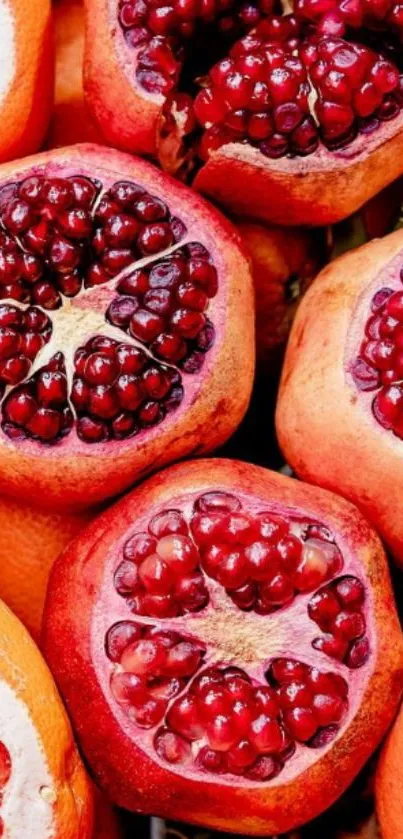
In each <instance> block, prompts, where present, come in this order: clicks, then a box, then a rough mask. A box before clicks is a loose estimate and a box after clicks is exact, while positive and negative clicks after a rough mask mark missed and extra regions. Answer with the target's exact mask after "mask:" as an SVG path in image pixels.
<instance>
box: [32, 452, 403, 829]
mask: <svg viewBox="0 0 403 839" xmlns="http://www.w3.org/2000/svg"><path fill="white" fill-rule="evenodd" d="M217 487H219V488H220V490H224V491H229V492H234V493H236V492H237V489H239V487H242V491H243V492H245V493H248V492H250V493H251V494H252V495H253V496H254V497H255V498H256V497H259V498H260V499H261V500H262V502H263V503H264V502H265V501H266V503H267V502H269V501H270V502H271V503H272V502H273V499H275V500H276V503H278V505H279V507H280V508H288V509H290V508H291V509H298V510H299V512H300V513H301V514H302V515H306V516H307V517H312V518H314V519H315V518H320V520H321V521H322V522H324V523H325V525H326V526H327V527H329V528H330V529H333V530H334V531H335V532H337V534H338V541H339V545H340V548H341V550H342V552H343V551H344V552H346V551H349V553H350V554H351V553H353V554H354V556H355V558H356V561H357V563H361V564H362V567H363V570H364V572H365V575H366V576H367V578H369V579H370V580H372V581H373V589H372V593H371V598H372V614H373V618H372V620H373V626H374V633H375V637H376V639H377V646H376V649H374V650H373V655H374V662H373V671H372V674H371V676H370V677H369V680H368V685H367V688H366V691H365V693H364V697H363V702H362V705H361V706H360V709H359V710H358V712H357V714H356V715H355V716H354V719H353V720H351V722H350V725H349V726H348V728H347V730H346V731H345V733H344V735H343V737H341V738H340V740H338V741H336V743H335V745H334V746H333V748H332V749H331V750H330V751H328V752H327V753H326V754H324V755H323V757H322V758H319V759H318V761H317V762H316V763H315V764H313V765H311V766H310V767H309V768H308V769H306V770H304V771H303V772H302V773H301V775H300V776H299V777H298V778H297V779H294V780H292V781H289V782H288V783H286V784H282V783H281V780H280V778H281V776H280V778H279V779H277V780H276V781H274V783H264V784H262V785H261V786H249V787H248V786H247V785H246V786H245V785H244V786H236V788H234V785H223V784H220V782H219V780H216V779H214V778H210V779H209V781H208V783H206V784H202V782H201V781H198V783H196V784H195V782H194V780H193V781H192V780H189V779H186V778H184V777H182V778H181V777H179V776H178V775H177V774H176V773H174V772H170V771H169V770H167V769H165V768H163V767H161V766H160V765H159V764H157V763H156V762H154V761H153V760H151V759H150V758H149V757H147V756H146V755H145V753H144V752H142V750H141V749H139V748H138V747H137V746H136V744H135V743H134V742H133V740H131V739H130V737H129V736H128V733H127V732H126V731H125V730H123V729H122V728H119V726H118V725H117V722H116V718H115V716H114V714H113V710H112V709H111V707H110V705H109V704H108V702H107V699H106V698H105V696H104V693H103V690H102V689H101V688H100V685H99V681H98V675H97V669H96V667H97V666H96V662H95V646H97V647H98V648H99V647H100V646H102V645H103V641H102V640H100V636H99V631H97V628H96V627H95V625H92V623H91V621H92V616H93V615H94V611H95V607H96V601H97V593H98V592H99V590H100V588H101V587H103V586H104V585H105V565H104V563H105V557H106V556H107V554H108V551H110V550H111V549H112V547H113V545H114V544H115V543H117V542H118V541H121V539H122V537H123V535H124V533H125V532H126V530H127V527H128V526H129V525H130V524H131V523H132V522H133V520H134V519H135V518H139V519H140V517H141V516H142V515H149V514H150V511H151V510H152V509H153V507H154V505H158V507H159V508H161V507H164V506H165V505H167V506H169V505H170V503H172V496H173V495H176V493H178V494H186V493H189V492H197V493H204V492H207V491H209V490H211V489H213V488H214V489H216V488H217ZM78 598H79V602H80V609H77V602H78ZM43 643H44V649H45V655H46V657H47V660H48V662H49V663H50V666H51V667H52V669H53V673H54V676H55V678H56V681H57V682H58V685H59V689H60V690H61V692H62V695H63V696H64V699H65V701H66V704H67V707H68V709H69V712H70V714H71V715H72V718H73V722H74V725H75V728H76V731H77V735H78V737H79V741H80V743H81V745H82V748H83V750H84V753H85V754H86V757H87V759H88V760H89V762H90V764H91V766H92V769H93V771H94V772H95V776H96V778H97V780H98V782H99V783H100V785H101V786H102V787H104V788H105V789H106V790H107V792H108V794H109V795H110V796H111V798H112V800H113V801H115V802H116V803H118V804H119V805H122V806H124V807H127V808H128V809H132V810H135V811H141V812H146V813H150V812H151V813H153V814H158V815H161V816H163V817H166V818H173V819H178V820H187V821H188V820H189V819H191V820H192V821H194V822H195V823H198V824H202V825H205V826H208V827H213V828H216V829H220V830H228V831H230V830H232V831H233V830H235V829H236V830H238V831H242V832H245V833H248V834H252V835H259V834H260V835H262V834H265V835H270V834H272V833H278V832H280V833H282V832H283V831H286V830H288V829H290V828H294V827H295V826H297V825H300V824H302V823H304V822H306V821H307V820H309V819H311V818H313V816H314V815H317V814H318V813H319V812H320V811H322V810H324V809H326V808H327V807H329V806H330V804H331V803H332V802H333V801H334V800H335V799H336V798H338V796H340V795H341V793H342V792H343V791H344V789H345V788H346V787H347V786H348V785H349V783H350V782H351V781H352V779H353V777H354V776H355V775H356V774H357V772H358V771H359V769H360V768H361V767H362V765H363V764H364V762H365V761H366V760H367V759H368V757H369V755H370V754H371V752H372V751H373V750H374V749H375V748H376V746H377V744H378V743H379V741H380V739H381V737H382V736H383V734H384V731H385V729H386V727H387V725H388V723H389V721H390V717H391V715H392V714H393V709H394V708H396V707H397V705H398V702H399V700H400V696H401V690H402V677H403V671H402V667H403V645H402V635H401V630H400V626H399V623H398V620H397V616H396V612H395V606H394V599H393V592H392V589H391V585H390V580H389V575H388V570H387V563H386V561H385V555H384V552H383V550H382V547H381V544H380V542H379V539H378V537H377V536H376V534H375V533H374V531H373V530H372V529H371V527H370V526H369V525H368V524H367V522H366V521H365V519H364V518H363V517H362V516H361V514H360V513H359V512H358V511H357V510H356V508H354V507H353V506H352V505H351V504H349V503H347V502H346V501H344V500H343V499H340V498H338V497H337V496H335V495H333V494H331V493H328V492H325V491H323V490H319V489H317V488H314V487H310V486H307V485H304V484H302V483H299V482H297V481H294V480H292V479H290V478H286V477H284V476H282V475H280V474H278V473H275V472H270V471H268V470H265V469H262V468H261V467H257V466H252V465H250V464H246V463H241V462H238V461H231V460H220V459H214V460H200V461H193V462H187V463H184V464H179V465H176V466H173V467H171V468H170V469H167V470H166V471H164V472H162V473H160V474H158V475H156V476H154V477H153V478H151V479H149V480H148V481H147V482H146V483H144V484H143V485H141V486H140V487H138V488H137V489H136V490H135V491H134V492H132V493H130V494H129V495H127V496H126V497H125V498H123V499H122V500H121V501H119V502H118V503H117V504H116V505H114V506H113V507H111V508H109V510H107V511H106V512H105V513H103V514H102V515H101V516H99V517H98V518H97V519H96V520H95V521H94V522H92V523H91V525H90V526H89V527H88V528H86V529H85V531H83V533H82V535H81V537H80V538H79V539H76V540H75V541H74V542H72V543H71V545H70V546H69V547H68V548H67V550H66V551H65V552H64V553H63V555H62V556H61V557H60V559H59V560H58V561H57V562H56V565H55V566H54V569H53V572H52V577H51V580H50V585H49V588H48V596H47V603H46V608H45V616H44V623H43ZM391 674H393V675H392V677H391ZM101 744H103V745H101ZM223 805H224V806H223Z"/></svg>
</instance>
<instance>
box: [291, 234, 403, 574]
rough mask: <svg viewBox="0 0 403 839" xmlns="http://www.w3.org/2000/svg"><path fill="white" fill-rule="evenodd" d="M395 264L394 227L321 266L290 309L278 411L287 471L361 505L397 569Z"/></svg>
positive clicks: (398, 324) (398, 254) (402, 263)
mask: <svg viewBox="0 0 403 839" xmlns="http://www.w3.org/2000/svg"><path fill="white" fill-rule="evenodd" d="M402 267H403V233H402V231H401V230H400V231H398V232H396V233H393V234H391V235H390V236H387V237H385V238H384V239H383V240H379V241H376V242H374V243H370V244H369V245H365V246H363V247H362V248H360V249H358V250H357V251H355V252H353V253H351V254H347V255H346V256H345V257H342V258H341V259H339V260H337V261H336V262H334V263H333V264H332V265H331V266H330V267H329V268H327V269H325V271H324V272H323V273H322V275H320V281H319V283H318V285H317V287H316V288H315V289H310V290H309V292H308V295H307V299H306V300H305V299H304V302H303V304H302V310H301V311H298V314H297V318H296V321H295V325H294V327H293V330H292V333H291V339H290V344H289V347H288V350H287V353H286V361H285V368H284V372H283V380H282V386H281V388H280V395H279V401H278V407H277V430H278V436H279V440H280V444H281V447H282V449H283V451H284V454H285V456H286V458H287V460H288V462H289V463H290V464H291V466H292V467H293V469H295V471H296V472H297V473H298V474H299V475H301V476H302V477H304V478H305V479H307V480H309V481H310V482H311V483H316V484H319V485H321V486H325V487H327V488H328V489H333V490H334V491H336V492H339V493H340V494H342V495H344V496H345V497H347V498H349V499H350V500H352V501H354V503H356V504H357V505H358V506H359V507H361V508H362V510H363V511H364V512H365V514H366V515H367V517H368V518H369V519H370V520H371V521H372V522H373V523H374V525H375V526H376V528H377V529H378V530H379V531H380V533H381V534H382V536H383V538H384V539H385V540H386V542H387V543H388V545H389V546H390V547H391V549H392V551H393V554H394V556H395V559H396V560H397V561H398V562H399V563H400V564H401V563H402V562H403V527H402V522H401V517H400V515H399V512H398V511H399V503H400V502H399V496H400V487H401V463H402V458H403V442H402V438H403V407H402V401H403V386H402V381H403V367H402V366H401V365H402V358H403V356H402V348H401V334H402V313H401V308H400V307H401V305H402V300H403V293H402V276H403V275H402ZM322 282H323V284H322ZM308 371H309V373H308ZM291 406H292V408H291ZM313 406H314V410H313ZM340 451H342V452H343V457H342V458H340V454H339V453H340Z"/></svg>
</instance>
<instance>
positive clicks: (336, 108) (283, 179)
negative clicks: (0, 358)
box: [86, 0, 403, 225]
mask: <svg viewBox="0 0 403 839" xmlns="http://www.w3.org/2000/svg"><path fill="white" fill-rule="evenodd" d="M334 2H336V0H334ZM87 4H88V14H87V47H86V53H87V55H86V89H87V98H88V102H89V104H90V107H91V108H92V110H93V112H94V114H95V117H96V119H97V121H98V123H99V125H100V128H101V130H102V131H103V133H104V136H105V137H106V138H107V140H108V141H109V142H113V143H115V144H117V145H118V147H121V148H124V149H129V150H131V151H141V152H143V153H144V152H145V153H147V154H150V153H151V154H154V155H155V156H157V157H158V158H159V161H160V163H161V165H162V167H163V168H165V169H167V170H168V171H170V172H172V173H174V174H177V175H179V176H180V177H181V178H182V179H183V178H186V177H187V178H189V177H192V178H193V177H194V175H195V179H194V184H195V186H196V187H197V188H198V189H200V190H201V191H202V192H205V193H206V194H207V195H210V196H212V197H213V198H214V199H215V200H217V201H218V202H219V203H221V204H223V206H225V207H226V208H228V209H229V210H230V211H231V212H233V213H238V214H241V215H250V216H252V217H254V218H262V219H266V220H267V221H270V222H274V223H277V224H294V225H298V224H328V223H332V222H335V221H338V220H340V219H341V218H343V217H345V216H347V215H350V214H351V213H353V212H354V211H355V210H356V209H358V208H359V207H360V206H362V205H363V204H364V203H365V202H366V201H367V200H368V199H369V198H371V197H372V196H373V195H375V194H376V193H377V192H378V191H379V190H380V189H381V188H382V187H384V186H386V185H387V184H388V183H390V182H391V181H392V180H394V178H396V177H398V175H399V174H401V172H402V164H401V162H400V159H401V151H402V148H403V139H402V136H403V131H402V125H403V115H402V102H403V92H402V91H403V82H402V79H403V76H402V72H401V71H402V67H401V66H400V64H401V58H400V50H399V44H398V43H397V44H395V43H394V41H393V37H392V41H391V43H389V40H388V37H387V35H383V34H382V33H381V34H379V37H378V38H375V36H374V35H373V33H371V32H368V31H367V30H362V29H360V30H359V31H357V28H355V29H352V30H351V27H349V30H348V32H347V33H346V32H345V31H344V28H343V27H341V29H340V31H338V29H337V27H336V28H335V29H333V30H331V28H330V29H329V27H326V26H324V27H322V26H321V25H318V24H317V22H316V19H315V21H314V22H312V20H311V17H312V14H310V13H309V10H308V9H307V8H306V6H308V5H309V2H304V0H300V3H297V5H296V8H295V10H294V12H293V13H292V14H284V15H274V14H273V4H272V3H271V2H268V0H254V2H250V3H245V2H242V0H200V2H195V0H174V2H172V3H171V5H166V3H165V0H120V1H119V2H117V0H87ZM322 5H323V4H319V3H314V4H312V6H314V7H315V12H316V13H315V15H314V17H315V18H316V17H317V16H319V15H320V24H321V23H322V18H323V14H322V13H320V11H319V10H320V7H321V6H322ZM341 5H342V6H343V4H341ZM111 21H114V23H113V24H112V23H111ZM364 22H365V21H364ZM388 31H389V30H388ZM351 33H352V34H351ZM345 35H346V37H344V36H345ZM392 35H393V32H392ZM347 36H348V37H347ZM207 45H208V50H207V49H206V46H207ZM207 56H208V57H207ZM122 87H123V89H124V91H125V94H126V95H125V96H123V97H122ZM123 103H124V105H123ZM111 114H112V116H111Z"/></svg>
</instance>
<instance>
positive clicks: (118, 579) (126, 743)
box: [45, 460, 403, 834]
mask: <svg viewBox="0 0 403 839" xmlns="http://www.w3.org/2000/svg"><path fill="white" fill-rule="evenodd" d="M84 565H85V568H84ZM83 579H84V580H85V583H84V586H83ZM101 581H102V583H101ZM79 592H80V593H81V594H80V596H81V603H82V607H83V608H82V609H81V610H80V612H79V613H78V611H77V608H76V604H77V598H78V594H79ZM246 592H247V593H246ZM83 598H84V600H83ZM45 648H46V652H47V656H48V659H49V662H50V664H51V666H52V667H53V669H54V673H55V675H56V678H57V680H58V683H59V687H60V689H61V691H62V693H63V695H64V698H65V700H66V703H67V707H68V709H69V711H70V713H71V715H72V718H73V720H74V723H75V726H76V730H77V733H78V736H79V738H80V741H81V744H82V746H83V749H84V751H85V753H86V756H87V758H88V760H89V762H90V764H91V765H92V768H93V770H94V772H95V774H96V776H97V777H98V778H99V779H100V780H101V781H102V783H103V784H104V786H105V787H106V789H107V790H108V792H109V793H110V795H111V796H112V798H113V799H114V800H115V801H116V802H118V803H119V804H121V805H123V806H125V807H128V808H132V809H134V810H139V809H140V810H144V811H145V812H156V813H159V814H160V815H162V816H165V817H169V818H175V819H179V820H180V819H184V818H187V819H189V818H191V819H192V820H194V821H195V822H198V823H201V824H204V825H207V826H212V827H213V826H214V827H216V828H225V829H227V830H231V829H237V830H239V829H242V830H244V831H245V832H247V833H257V834H258V833H262V832H263V831H266V832H270V833H278V832H283V831H285V830H289V829H291V828H293V827H295V826H297V825H298V824H301V823H302V822H304V821H306V820H308V819H310V818H312V817H313V816H315V815H316V814H317V813H319V812H320V810H322V809H324V808H325V807H326V806H329V805H330V803H331V801H333V800H334V799H335V798H336V797H337V796H338V795H339V794H341V792H342V790H343V789H344V788H345V786H346V785H347V784H348V783H349V782H350V781H351V780H352V778H353V776H354V775H355V773H356V772H357V771H358V769H359V767H360V766H361V765H362V764H363V763H364V762H365V760H366V759H367V758H368V757H369V755H370V754H371V752H372V751H373V749H374V748H375V747H376V745H377V743H378V741H379V739H380V738H381V736H382V734H383V732H384V731H385V729H386V727H387V726H388V724H389V722H390V720H391V718H392V717H393V714H394V712H395V709H396V707H397V704H398V701H399V698H400V693H401V679H400V673H401V666H402V655H403V646H402V637H401V633H400V629H399V624H398V620H397V616H396V613H395V611H394V607H393V600H392V593H391V588H390V583H389V579H388V572H387V564H386V559H385V556H384V554H383V552H382V549H381V546H380V543H379V541H378V539H377V537H376V536H375V533H374V532H373V531H371V529H370V527H369V526H368V525H367V524H366V522H365V520H364V519H363V518H362V516H361V514H360V513H359V512H358V511H357V510H356V509H355V508H354V507H352V506H350V505H348V504H347V503H346V502H345V501H343V500H341V499H339V498H337V497H336V496H332V495H330V494H326V493H322V492H321V491H320V490H316V489H313V488H310V487H308V486H304V485H302V484H299V483H297V482H294V481H291V480H290V479H288V478H284V477H281V476H279V475H278V474H276V473H270V472H266V471H264V470H262V469H260V468H258V467H253V466H250V465H247V464H241V463H235V462H232V461H224V460H215V461H213V460H211V461H200V462H193V463H192V462H190V463H186V464H184V465H181V466H176V467H173V468H171V469H169V470H167V471H166V472H165V473H162V474H160V475H158V476H157V477H156V478H153V479H152V480H149V481H148V482H146V483H145V484H144V485H143V486H141V487H139V488H138V489H137V490H135V491H134V492H133V493H132V494H131V495H129V496H128V497H127V498H126V499H124V500H123V501H121V502H119V503H118V504H117V505H116V506H115V507H112V508H111V509H110V510H109V511H108V512H107V513H105V514H104V515H103V516H101V517H100V518H99V519H98V521H97V522H95V524H94V525H93V528H92V530H91V532H90V533H89V532H88V531H87V534H85V535H84V536H83V538H82V541H81V542H80V540H77V541H76V542H75V544H74V545H73V546H72V548H71V549H70V550H69V551H68V552H67V553H65V555H64V557H63V558H62V559H61V560H60V561H59V562H58V563H57V564H56V567H55V570H54V573H53V577H52V580H51V583H50V588H49V592H48V600H47V606H46V616H45ZM89 707H90V708H91V707H93V708H96V717H97V725H96V726H95V725H94V721H93V719H92V715H91V713H89V711H88V708H89ZM100 732H101V734H100ZM341 760H342V761H343V767H344V768H343V773H340V772H338V771H336V769H337V767H339V766H340V761H341ZM140 779H141V782H140ZM139 787H141V794H140V793H139ZM234 792H236V795H235V796H234ZM229 798H230V799H231V807H229ZM284 800H286V801H287V807H284V806H280V804H281V803H284ZM227 801H228V810H224V811H223V803H224V804H225V803H226V802H227ZM189 814H190V816H189Z"/></svg>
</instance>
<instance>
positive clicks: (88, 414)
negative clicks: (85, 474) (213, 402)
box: [71, 336, 183, 443]
mask: <svg viewBox="0 0 403 839" xmlns="http://www.w3.org/2000/svg"><path fill="white" fill-rule="evenodd" d="M74 364H75V374H74V378H73V385H72V390H71V401H72V404H73V407H74V409H75V412H76V414H77V418H78V419H77V434H78V436H79V437H80V438H81V439H82V440H85V442H87V443H91V442H99V441H101V440H107V439H111V438H112V439H115V440H116V439H117V440H121V439H123V438H126V437H130V436H133V435H134V434H137V433H138V432H139V431H140V430H141V429H142V428H146V427H150V426H152V425H156V424H157V423H159V422H161V421H162V420H163V419H164V417H165V416H166V414H167V413H168V412H170V411H173V410H174V409H175V408H177V407H178V405H179V404H180V402H181V401H182V398H183V387H182V384H181V377H180V374H179V373H178V372H177V371H176V370H175V369H173V368H171V367H166V366H165V365H162V364H160V362H158V361H154V360H153V359H152V358H150V356H148V355H147V354H146V353H145V352H144V350H142V349H141V348H140V347H135V346H130V345H129V344H125V343H122V344H120V343H118V341H114V340H112V339H111V338H106V337H105V338H104V337H102V336H95V337H94V338H91V340H90V341H88V343H87V344H86V345H85V346H84V347H80V348H79V349H78V350H77V351H76V354H75V359H74Z"/></svg>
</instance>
